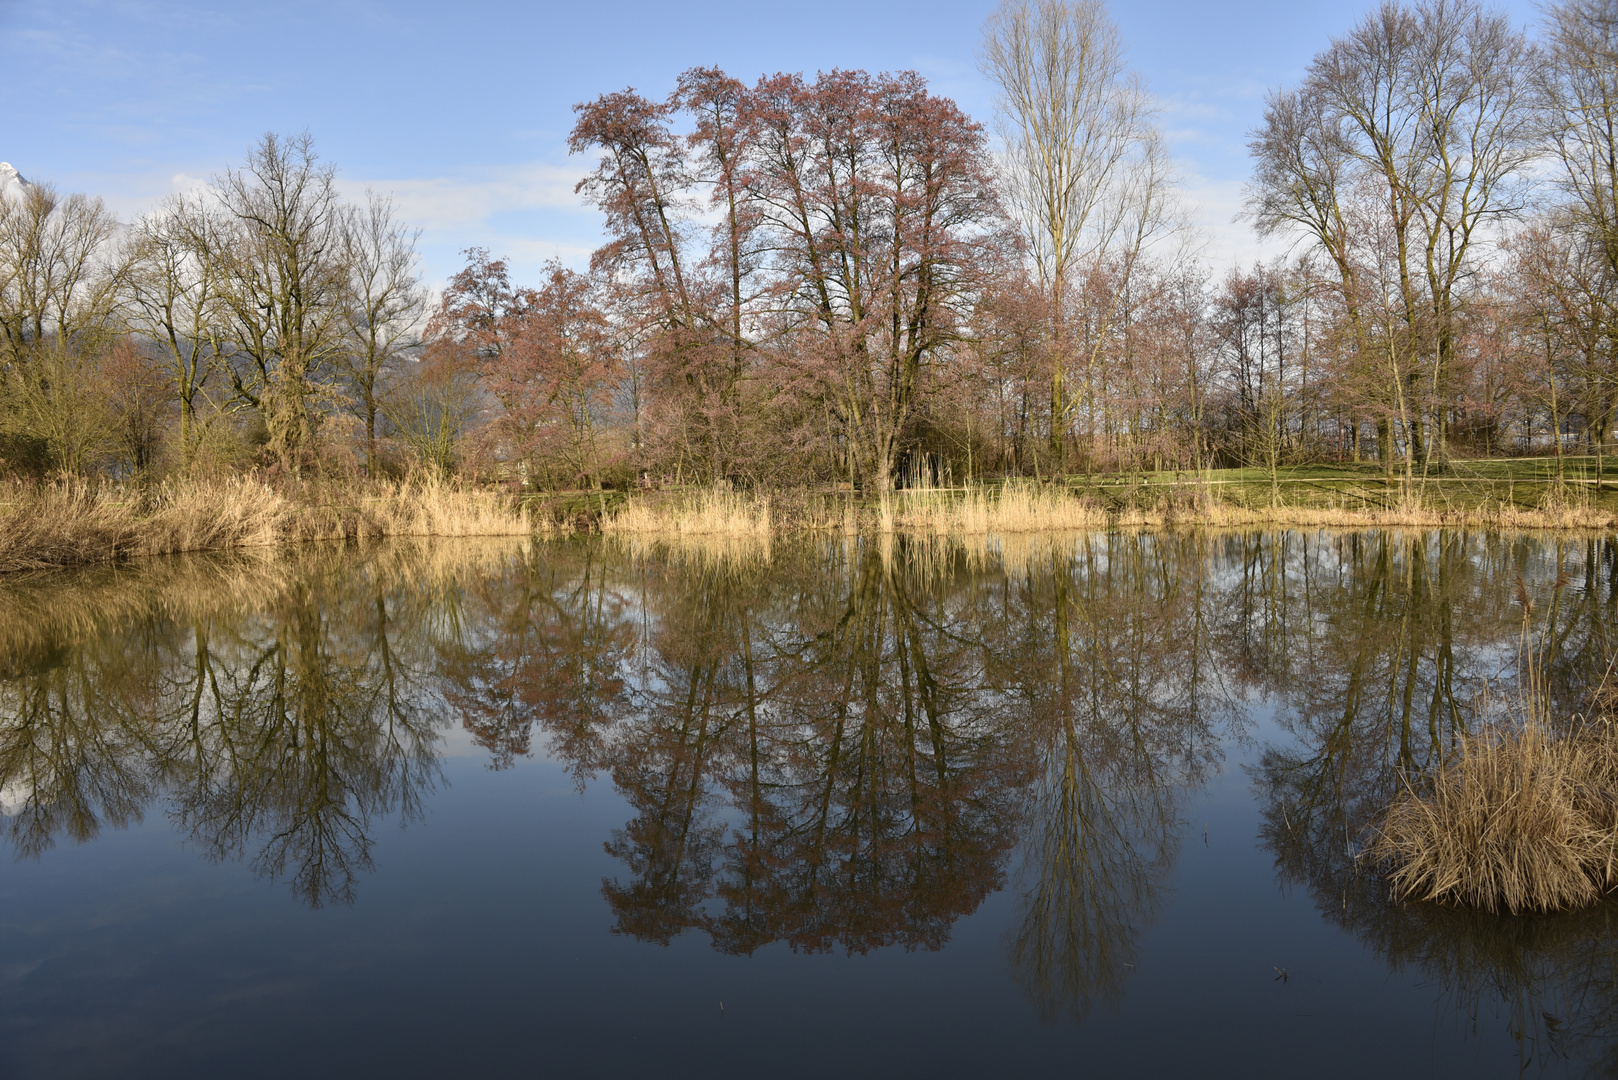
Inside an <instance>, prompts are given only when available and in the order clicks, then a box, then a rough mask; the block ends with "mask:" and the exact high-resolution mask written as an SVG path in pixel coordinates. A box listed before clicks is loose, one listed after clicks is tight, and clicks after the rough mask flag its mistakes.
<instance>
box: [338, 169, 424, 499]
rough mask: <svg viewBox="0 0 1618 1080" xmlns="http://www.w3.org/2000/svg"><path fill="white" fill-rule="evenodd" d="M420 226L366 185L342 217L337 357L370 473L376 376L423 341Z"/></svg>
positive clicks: (376, 404)
mask: <svg viewBox="0 0 1618 1080" xmlns="http://www.w3.org/2000/svg"><path fill="white" fill-rule="evenodd" d="M420 235H421V234H420V231H419V230H409V229H406V228H405V227H404V226H402V225H401V224H400V223H399V221H398V219H397V218H396V217H395V215H394V210H393V202H392V200H390V199H388V198H385V197H381V196H378V195H376V194H375V193H374V192H369V191H368V192H366V197H365V206H363V207H352V208H350V209H349V211H348V213H347V214H346V215H345V217H344V222H343V233H342V236H343V262H344V264H345V265H346V266H347V268H348V288H349V295H348V302H347V304H346V305H345V317H346V320H347V326H348V339H349V340H348V347H347V349H346V350H344V351H343V352H341V353H340V354H339V356H338V360H339V363H340V365H341V366H342V367H343V369H344V370H345V372H346V374H347V376H348V382H349V385H350V387H352V389H353V391H354V400H353V406H354V408H355V410H356V411H357V412H358V413H359V417H360V419H361V420H362V421H363V422H364V424H365V472H366V475H367V476H373V477H374V476H376V475H377V469H378V463H377V454H376V421H377V416H378V415H379V413H380V412H381V410H382V403H381V399H380V395H379V386H378V380H379V379H380V378H381V377H382V374H383V372H384V370H385V369H386V368H387V367H388V366H389V365H391V364H393V363H395V362H397V361H398V360H399V359H400V358H401V357H403V356H404V355H406V354H407V353H409V352H410V351H412V350H414V349H415V348H417V347H418V346H419V345H420V344H421V329H422V327H421V323H422V315H423V313H424V311H425V310H426V306H427V294H426V292H425V290H424V289H423V288H422V285H421V278H420V275H419V272H418V269H417V260H416V240H417V238H418V237H419V236H420Z"/></svg>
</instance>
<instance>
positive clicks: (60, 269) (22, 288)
mask: <svg viewBox="0 0 1618 1080" xmlns="http://www.w3.org/2000/svg"><path fill="white" fill-rule="evenodd" d="M116 233H117V223H116V221H115V220H114V218H113V216H112V215H111V214H110V213H108V211H107V209H106V208H105V207H104V206H103V205H102V203H101V200H100V199H91V198H88V197H86V196H84V195H68V196H66V197H63V196H61V195H58V194H57V192H56V189H55V188H53V187H51V186H50V185H48V184H31V185H29V186H28V187H27V188H25V189H24V190H23V191H22V193H21V194H20V196H19V195H0V393H3V399H0V425H3V426H4V427H6V428H9V429H11V430H12V431H13V432H14V433H18V434H23V435H25V436H26V437H29V438H33V439H37V440H39V441H40V442H41V443H42V444H43V446H44V449H45V452H46V454H47V456H48V457H49V459H50V461H51V463H52V464H54V465H55V466H56V467H57V468H62V469H67V470H70V471H75V472H78V471H83V470H84V469H86V468H87V467H88V466H89V465H90V464H92V462H93V459H94V457H95V454H96V453H97V448H98V447H99V445H100V444H101V443H102V442H104V441H105V436H106V430H105V427H106V425H105V424H104V423H103V421H104V419H105V417H104V416H103V414H102V410H100V409H98V408H97V407H96V401H95V396H94V393H93V389H94V385H93V384H94V381H95V374H94V368H95V365H96V363H97V362H98V361H99V359H100V356H101V354H102V353H103V352H104V351H105V350H106V349H107V348H108V347H109V346H110V345H111V343H112V341H113V340H114V339H115V338H116V336H117V332H118V325H117V310H116V309H117V303H118V296H119V286H120V284H121V282H122V280H123V276H124V275H123V261H122V255H121V252H120V251H119V250H118V249H117V245H116V243H115V240H116Z"/></svg>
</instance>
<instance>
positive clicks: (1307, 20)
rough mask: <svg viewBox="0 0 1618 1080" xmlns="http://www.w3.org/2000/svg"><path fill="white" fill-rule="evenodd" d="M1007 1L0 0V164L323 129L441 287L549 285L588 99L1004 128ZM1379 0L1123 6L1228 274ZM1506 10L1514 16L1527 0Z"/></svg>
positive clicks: (84, 172)
mask: <svg viewBox="0 0 1618 1080" xmlns="http://www.w3.org/2000/svg"><path fill="white" fill-rule="evenodd" d="M993 6H994V4H993V0H972V2H967V0H939V2H937V3H896V2H889V0H817V2H816V3H815V4H812V5H810V4H798V5H790V6H789V5H780V4H761V3H754V4H742V3H723V2H716V0H700V2H684V3H667V2H663V3H657V2H651V0H572V2H569V3H557V2H549V0H547V2H537V3H514V2H497V0H459V2H458V3H443V2H439V3H424V2H418V0H391V2H386V3H383V2H377V0H313V2H311V0H274V2H259V3H247V2H237V3H221V2H217V0H172V2H164V0H0V160H4V161H9V162H11V163H12V164H13V165H14V166H16V167H17V169H18V170H19V171H20V172H21V173H22V174H23V176H25V177H26V178H28V179H29V180H33V181H50V182H52V183H54V184H55V185H56V186H57V187H58V188H59V189H62V190H69V191H84V192H87V193H90V194H93V195H100V196H101V197H103V198H104V199H105V200H106V201H107V203H108V205H109V206H110V207H111V208H112V209H113V210H114V211H115V212H117V213H118V214H119V215H120V216H121V217H122V218H124V219H125V220H128V219H130V218H131V217H133V216H135V215H137V214H139V213H141V212H142V211H143V210H145V209H147V208H149V207H150V206H151V205H152V204H153V203H155V202H156V201H157V200H158V199H160V198H161V197H162V196H164V195H166V194H168V193H170V192H173V191H176V190H181V189H185V188H188V187H193V186H195V185H196V184H198V183H200V182H202V181H204V180H206V179H207V178H208V177H210V176H212V175H214V174H215V173H217V172H219V171H220V170H221V169H222V168H224V167H225V166H226V165H229V164H238V163H240V161H241V159H242V158H243V156H244V155H245V154H246V152H247V150H248V149H249V148H250V147H251V146H252V144H253V143H254V141H255V140H256V139H257V138H258V137H259V136H260V135H262V134H263V133H264V132H266V131H277V132H283V133H291V132H299V131H305V130H307V131H308V132H310V133H311V135H312V136H313V138H314V141H315V146H316V148H317V150H318V151H319V153H320V154H321V156H322V158H323V159H324V160H325V161H328V162H330V163H332V164H335V165H336V166H337V168H338V176H339V180H340V183H341V185H342V187H343V190H344V192H345V194H348V195H350V196H361V197H363V193H364V191H365V189H366V188H370V189H372V190H375V191H378V192H382V193H387V194H390V195H391V196H392V197H393V198H394V200H395V202H396V204H397V205H398V206H399V208H400V210H401V211H402V213H403V216H404V217H405V218H406V219H407V220H408V221H410V222H411V223H413V224H414V225H416V226H418V227H419V228H420V229H421V230H422V237H421V243H420V251H421V254H422V263H423V269H424V272H425V275H426V277H427V280H428V281H429V283H431V284H437V283H440V282H442V281H443V280H444V279H446V278H447V277H449V276H450V275H451V274H452V273H454V271H455V270H456V269H458V268H459V266H460V265H461V264H462V262H463V260H462V259H461V257H460V252H461V251H462V250H463V249H465V248H467V247H469V246H473V245H478V246H482V247H486V248H488V249H490V251H491V252H492V253H493V254H494V255H496V256H501V257H506V258H508V259H509V260H510V262H511V265H512V270H513V276H514V279H515V280H516V281H518V282H521V283H527V282H531V281H534V280H536V279H537V277H538V275H539V271H540V267H541V266H542V264H543V263H544V262H545V260H547V259H550V258H560V259H561V260H562V261H563V262H565V263H567V264H569V265H571V266H574V267H575V268H581V269H582V268H583V267H584V265H585V264H586V263H587V262H588V260H589V253H590V251H591V250H592V249H593V248H594V247H596V246H597V245H598V244H599V243H600V242H601V239H602V237H601V230H600V218H599V216H598V215H597V214H596V213H595V212H594V211H593V210H591V209H589V208H587V207H585V206H584V205H583V204H582V203H581V201H580V200H579V198H578V197H577V196H575V195H574V194H573V185H574V183H575V182H576V181H577V179H578V178H579V176H580V175H582V174H583V172H584V171H586V169H587V168H588V167H589V164H590V163H589V162H587V161H586V160H585V159H584V158H581V157H576V156H575V157H572V158H570V157H569V156H568V153H567V146H566V141H567V132H568V130H569V128H570V127H571V126H572V111H571V107H572V105H573V104H574V103H575V102H579V101H585V100H589V99H591V98H594V97H595V96H597V95H599V94H602V93H607V92H610V91H613V90H619V89H622V88H624V87H626V86H633V87H635V88H636V89H637V90H639V91H640V92H641V93H643V94H647V95H649V96H655V97H661V96H663V95H665V94H667V93H668V92H669V90H670V89H672V88H673V85H674V82H675V79H676V78H677V77H678V75H679V73H680V72H681V71H683V70H685V69H687V68H690V67H696V66H709V65H717V66H719V67H722V68H724V69H725V70H726V71H728V72H729V73H730V74H732V75H734V76H736V77H738V78H741V79H743V80H744V81H749V82H751V81H752V80H753V79H755V78H757V77H758V76H759V75H761V74H765V73H774V72H777V71H802V72H806V73H811V74H812V73H813V72H815V71H817V70H830V69H832V68H865V69H867V70H871V71H899V70H915V71H918V72H920V73H921V74H922V75H924V76H925V77H926V78H927V80H928V82H929V84H930V86H931V88H932V90H933V91H934V92H935V93H938V94H942V95H945V96H947V97H950V98H953V99H954V100H955V101H956V102H957V103H958V104H959V105H960V106H961V107H962V108H963V109H965V110H966V111H967V112H968V113H969V114H971V115H972V116H973V117H974V118H976V119H978V120H980V121H982V122H983V123H984V124H985V125H990V124H991V122H992V119H993V113H994V106H993V91H992V89H991V88H990V86H989V85H988V83H987V81H986V80H985V79H984V78H983V76H982V75H981V74H980V73H979V72H978V69H977V63H976V50H977V46H978V42H979V39H980V34H981V30H982V25H983V21H984V19H985V18H986V17H987V15H988V14H989V12H990V11H991V10H992V8H993ZM1370 6H1371V4H1370V3H1367V2H1365V0H1354V2H1349V3H1336V4H1327V3H1310V2H1307V0H1228V2H1224V3H1220V2H1209V0H1203V2H1196V0H1137V2H1133V3H1126V2H1122V0H1114V2H1113V4H1112V14H1113V18H1114V19H1115V21H1116V22H1117V23H1118V25H1119V29H1120V30H1121V32H1122V35H1123V39H1124V42H1125V44H1126V47H1127V49H1128V55H1129V59H1130V62H1131V64H1132V65H1133V66H1134V68H1135V69H1136V70H1137V71H1138V72H1140V73H1141V75H1142V76H1144V78H1145V80H1146V83H1147V85H1148V88H1149V89H1150V90H1151V92H1152V93H1153V94H1154V95H1155V96H1156V98H1157V101H1158V105H1159V107H1160V109H1161V123H1162V125H1163V127H1164V130H1165V132H1166V133H1167V135H1168V142H1169V146H1170V149H1171V151H1172V152H1173V154H1174V157H1175V161H1176V165H1177V168H1178V172H1179V176H1180V181H1181V185H1182V188H1183V190H1184V197H1185V201H1186V206H1187V208H1188V210H1189V213H1190V217H1191V219H1192V220H1193V222H1194V223H1195V225H1196V226H1197V228H1198V229H1199V231H1200V233H1201V235H1202V237H1203V238H1204V243H1205V247H1204V249H1203V250H1204V257H1205V258H1206V259H1208V260H1209V261H1210V262H1211V263H1213V264H1215V265H1223V264H1228V263H1230V262H1231V261H1240V262H1247V261H1250V260H1252V259H1254V258H1256V257H1260V256H1264V255H1269V254H1274V253H1275V252H1276V249H1275V248H1274V246H1273V245H1272V246H1270V247H1261V246H1260V244H1259V243H1258V241H1256V240H1255V239H1254V238H1253V237H1252V235H1251V232H1250V230H1249V229H1248V228H1247V227H1246V226H1245V225H1244V224H1241V223H1239V222H1235V221H1233V220H1232V219H1233V217H1234V216H1235V215H1236V213H1237V212H1238V210H1239V209H1240V205H1241V197H1242V184H1243V182H1244V180H1245V179H1246V176H1247V172H1248V162H1247V151H1246V139H1247V133H1248V132H1249V131H1250V130H1251V129H1252V128H1253V127H1254V126H1255V125H1256V124H1257V123H1258V122H1259V120H1260V118H1261V115H1262V111H1263V102H1264V94H1265V92H1266V91H1267V90H1268V89H1270V88H1272V87H1276V86H1280V85H1287V84H1291V83H1294V82H1296V81H1297V80H1298V79H1299V78H1300V77H1301V75H1302V73H1303V71H1304V69H1305V67H1306V66H1307V65H1308V63H1309V60H1310V58H1311V57H1313V56H1314V54H1315V53H1316V52H1318V51H1319V50H1320V49H1322V48H1324V47H1325V46H1326V45H1327V43H1328V42H1329V41H1330V40H1331V38H1332V37H1333V36H1335V35H1338V34H1341V33H1343V32H1344V31H1346V30H1347V29H1348V28H1349V27H1350V26H1352V25H1353V23H1354V22H1355V21H1356V20H1357V19H1358V18H1359V17H1360V16H1361V15H1362V14H1363V13H1364V12H1365V11H1366V10H1368V9H1369V8H1370ZM1504 10H1505V11H1506V12H1507V13H1508V14H1509V15H1510V16H1511V17H1512V20H1513V21H1514V22H1516V23H1518V24H1520V25H1524V26H1528V25H1531V24H1532V23H1533V22H1534V21H1535V18H1536V14H1535V11H1534V9H1533V7H1532V5H1531V2H1530V0H1515V2H1513V3H1509V4H1507V5H1506V6H1505V8H1504Z"/></svg>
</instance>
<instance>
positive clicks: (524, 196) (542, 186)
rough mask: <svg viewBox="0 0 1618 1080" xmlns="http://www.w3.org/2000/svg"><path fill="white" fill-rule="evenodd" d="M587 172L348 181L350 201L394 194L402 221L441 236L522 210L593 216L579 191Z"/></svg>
mask: <svg viewBox="0 0 1618 1080" xmlns="http://www.w3.org/2000/svg"><path fill="white" fill-rule="evenodd" d="M584 174H585V170H584V169H583V168H581V167H577V166H573V167H570V166H564V165H551V164H548V163H545V162H531V163H528V164H523V165H506V166H494V167H489V168H484V169H475V170H469V171H467V172H466V173H463V174H461V175H459V176H439V177H428V178H412V179H370V180H367V179H356V180H344V181H343V182H342V187H343V193H344V195H345V196H347V197H349V198H354V197H356V196H358V195H360V194H361V193H362V192H363V191H364V190H365V189H366V188H370V189H372V190H374V191H376V192H377V193H378V194H384V195H391V196H392V197H393V202H394V205H395V206H397V207H398V208H399V212H400V214H401V216H403V217H404V218H405V219H406V220H407V221H411V222H413V223H415V224H417V225H419V226H421V227H422V228H423V229H426V230H429V231H434V232H436V231H440V230H447V229H464V228H467V227H469V226H472V227H475V226H480V225H483V224H485V223H487V222H488V221H489V219H490V218H492V217H494V216H495V215H497V214H502V213H509V212H511V211H522V210H542V211H552V212H556V211H561V212H565V213H575V214H579V215H580V216H584V215H586V214H590V215H591V216H593V212H592V211H589V210H588V208H587V207H585V206H584V204H583V202H582V200H581V199H580V198H579V196H577V195H575V194H574V193H573V188H574V186H575V185H576V184H577V183H578V182H579V180H580V179H581V178H583V176H584Z"/></svg>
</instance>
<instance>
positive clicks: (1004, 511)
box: [884, 484, 1112, 536]
mask: <svg viewBox="0 0 1618 1080" xmlns="http://www.w3.org/2000/svg"><path fill="white" fill-rule="evenodd" d="M1111 523H1112V520H1111V519H1109V516H1108V515H1107V513H1106V511H1105V510H1102V509H1101V508H1100V507H1098V506H1096V505H1095V504H1094V503H1091V502H1089V501H1087V500H1084V499H1079V498H1075V497H1074V496H1073V495H1071V494H1069V493H1068V491H1067V490H1066V489H1065V488H1051V487H1029V486H1024V485H1021V484H1007V485H1005V486H1004V487H1002V488H1000V489H999V490H998V491H985V490H983V489H974V490H972V491H968V492H966V493H965V494H964V495H960V496H956V495H954V494H952V493H949V492H928V491H918V492H913V493H912V492H906V493H902V494H900V495H899V496H897V497H896V498H895V500H894V504H893V512H892V515H891V524H887V527H886V528H885V529H884V531H888V530H889V529H891V528H893V527H895V526H897V527H898V528H901V529H905V530H908V531H912V532H922V533H932V534H935V535H965V536H980V535H984V534H987V533H1026V532H1054V531H1057V530H1062V529H1097V528H1105V527H1106V526H1107V525H1108V524H1111Z"/></svg>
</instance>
